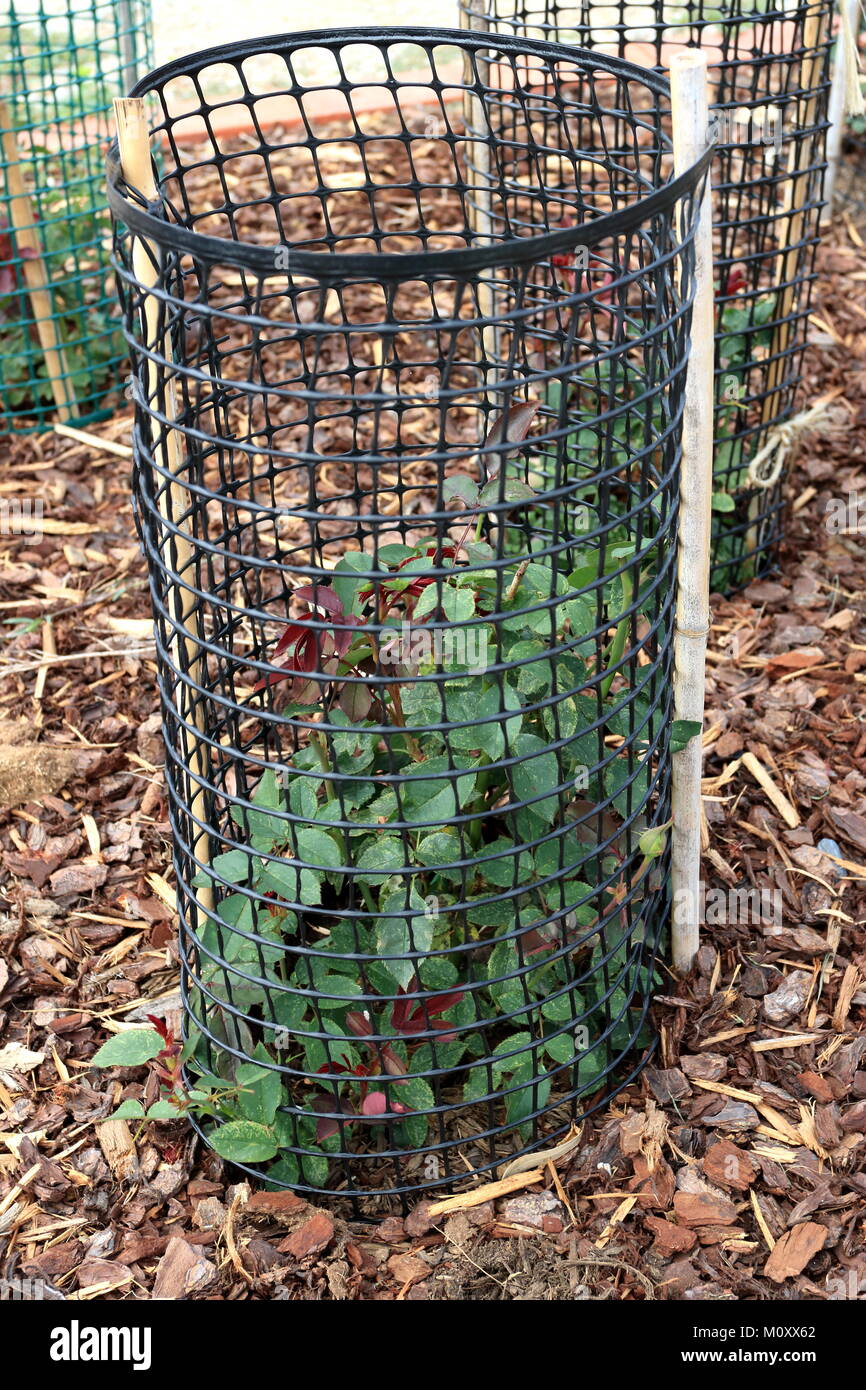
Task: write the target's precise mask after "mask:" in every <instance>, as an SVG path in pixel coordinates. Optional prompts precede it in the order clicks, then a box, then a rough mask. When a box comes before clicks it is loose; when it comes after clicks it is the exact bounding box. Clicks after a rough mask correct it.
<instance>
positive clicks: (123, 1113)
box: [97, 1100, 177, 1125]
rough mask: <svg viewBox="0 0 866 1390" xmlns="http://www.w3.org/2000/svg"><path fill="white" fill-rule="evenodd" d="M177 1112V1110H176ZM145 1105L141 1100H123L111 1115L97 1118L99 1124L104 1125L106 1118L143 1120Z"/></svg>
mask: <svg viewBox="0 0 866 1390" xmlns="http://www.w3.org/2000/svg"><path fill="white" fill-rule="evenodd" d="M174 1113H175V1114H177V1111H175V1112H174ZM143 1119H144V1106H143V1105H142V1103H141V1101H140V1100H122V1101H121V1102H120V1104H119V1105H118V1107H117V1109H116V1110H115V1111H114V1113H113V1114H111V1115H106V1116H105V1119H102V1120H97V1124H100V1125H104V1124H105V1121H106V1120H143Z"/></svg>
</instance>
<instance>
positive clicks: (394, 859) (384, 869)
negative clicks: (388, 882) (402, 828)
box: [356, 835, 406, 883]
mask: <svg viewBox="0 0 866 1390" xmlns="http://www.w3.org/2000/svg"><path fill="white" fill-rule="evenodd" d="M405 862H406V852H405V850H404V848H403V842H402V840H400V838H399V836H397V835H377V836H376V838H375V839H374V840H370V841H368V842H367V843H366V845H365V847H364V848H363V849H362V850H361V853H360V854H359V855H358V859H357V862H356V867H357V868H359V869H363V873H360V874H358V875H357V876H356V877H357V879H358V881H359V882H362V883H383V882H384V880H385V879H386V878H387V876H388V875H389V874H390V873H392V872H393V870H394V869H400V868H402V867H403V866H404V864H405Z"/></svg>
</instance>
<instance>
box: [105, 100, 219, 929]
mask: <svg viewBox="0 0 866 1390" xmlns="http://www.w3.org/2000/svg"><path fill="white" fill-rule="evenodd" d="M114 119H115V123H116V128H117V142H118V145H119V147H120V164H121V168H122V170H123V177H124V180H125V182H126V183H127V184H128V186H129V187H130V188H134V189H136V190H137V192H138V193H140V194H141V195H142V196H143V197H144V198H146V199H147V201H148V203H152V202H155V201H156V200H157V199H158V196H159V195H158V192H157V188H156V184H155V182H154V178H153V166H152V164H151V159H150V134H149V132H148V128H147V119H146V116H145V109H144V102H143V100H142V99H141V97H119V98H117V99H116V100H115V103H114ZM132 268H133V273H134V274H135V277H136V279H137V280H138V282H139V283H140V284H141V285H143V286H144V287H145V289H146V290H147V289H150V288H152V287H153V286H154V285H156V284H157V282H158V280H159V250H158V248H157V247H156V246H154V245H153V244H152V243H151V242H148V241H145V240H144V239H142V238H140V237H139V238H136V240H135V242H134V243H133V248H132ZM144 314H145V331H146V336H147V340H148V343H149V345H150V346H151V347H152V348H155V349H158V350H159V352H160V353H161V355H162V357H163V359H164V361H165V362H166V363H170V362H171V344H170V342H169V340H168V335H167V334H164V335H163V338H162V342H161V343H160V342H159V341H158V339H159V320H160V310H159V300H158V299H157V297H156V295H153V294H146V295H145V306H144ZM145 373H146V386H145V389H146V393H147V396H148V397H149V398H151V397H153V396H154V394H155V393H156V391H157V386H158V371H157V367H156V365H155V364H154V363H153V362H152V361H150V360H149V359H148V361H147V363H146V366H145ZM162 385H163V388H164V399H165V412H166V416H167V418H168V419H169V420H175V419H177V404H176V395H175V383H174V380H173V379H172V378H171V377H167V379H166V380H165V381H164V382H163V383H162ZM154 455H155V458H156V461H157V463H158V464H160V466H161V467H162V468H163V469H164V471H165V472H166V473H168V474H169V475H170V476H171V478H172V479H173V480H176V479H179V478H180V476H181V472H182V468H183V463H184V457H183V441H182V436H181V435H180V434H179V433H178V431H177V430H176V429H169V430H167V431H166V433H165V435H164V437H163V438H162V439H161V440H159V442H157V443H156V444H155V447H154ZM189 498H190V494H189V492H188V490H187V489H186V488H185V487H184V484H183V483H182V482H180V481H172V482H171V483H170V484H169V486H168V489H167V490H166V489H165V488H163V489H162V490H161V492H160V495H159V499H160V500H159V505H160V511H161V513H162V516H163V518H164V519H165V521H166V522H173V523H174V525H175V526H176V527H177V528H178V529H177V530H176V531H174V532H172V531H170V530H168V528H166V531H165V534H164V535H163V537H162V538H161V546H162V548H163V550H164V551H165V552H166V554H167V556H168V559H169V563H170V565H171V567H172V568H173V569H174V570H175V572H176V573H177V574H178V575H180V576H183V575H184V574H185V573H187V572H189V573H190V575H191V576H193V577H194V575H195V558H196V557H195V547H194V545H193V541H192V539H191V536H192V523H191V521H190V518H189V517H188V516H187V515H186V512H187V507H188V504H189ZM194 606H195V598H194V596H193V594H192V593H191V592H190V590H189V589H187V588H184V587H182V586H180V585H177V586H175V593H174V610H175V611H174V616H175V622H176V624H177V633H176V637H175V641H176V643H177V645H178V647H179V649H180V650H181V651H183V653H184V654H185V656H186V668H187V675H188V677H189V680H190V681H191V682H192V683H193V684H195V685H200V686H204V685H205V679H204V677H205V672H204V663H203V660H202V650H201V645H200V643H199V642H198V641H197V640H196V639H195V638H193V637H192V636H190V633H189V631H188V628H187V623H188V622H189V619H190V618H194ZM178 665H180V663H178ZM179 699H180V701H181V705H182V706H183V705H186V708H185V709H184V708H183V707H182V708H181V710H180V713H181V715H182V716H183V717H184V718H185V719H186V720H187V722H188V723H190V724H192V725H193V727H194V728H196V729H198V730H199V732H200V733H202V734H203V733H204V716H203V713H202V708H201V703H200V702H199V701H197V700H195V699H194V698H193V697H192V694H191V691H190V690H189V687H188V686H186V685H185V684H184V683H181V685H180V687H179ZM181 738H182V741H183V744H184V753H185V756H186V763H187V766H188V768H189V773H190V811H191V813H192V817H193V821H194V824H193V829H192V832H191V839H192V846H191V847H192V850H193V853H194V854H195V857H196V859H197V860H198V861H199V863H200V864H201V865H203V866H204V867H207V866H208V865H209V864H210V845H209V840H208V833H207V831H206V830H202V829H201V828H200V827H199V826H198V825H196V824H195V822H196V821H200V822H201V823H202V824H203V825H207V823H208V822H207V804H206V798H205V792H204V786H203V781H204V776H205V766H204V761H203V758H202V751H201V746H200V744H199V743H198V741H197V740H196V739H195V738H194V737H193V735H192V734H191V733H190V732H189V730H188V729H186V728H182V730H181ZM196 902H197V905H198V908H199V911H198V925H199V928H203V927H204V926H205V925H206V922H207V915H206V914H208V913H212V912H213V908H214V899H213V887H212V885H210V884H208V886H207V887H205V888H199V889H198V890H197V895H196Z"/></svg>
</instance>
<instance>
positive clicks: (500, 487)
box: [480, 478, 537, 507]
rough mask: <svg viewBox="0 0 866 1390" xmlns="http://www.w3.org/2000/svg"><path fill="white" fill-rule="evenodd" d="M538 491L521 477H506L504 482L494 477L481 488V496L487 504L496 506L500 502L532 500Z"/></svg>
mask: <svg viewBox="0 0 866 1390" xmlns="http://www.w3.org/2000/svg"><path fill="white" fill-rule="evenodd" d="M536 496H537V493H536V492H535V489H534V488H531V487H530V486H529V484H528V483H525V482H523V480H522V479H521V478H506V479H505V482H504V484H503V483H502V482H501V481H500V479H499V478H493V479H492V480H491V481H490V482H489V483H487V484H485V486H484V487H483V488H482V489H481V494H480V498H481V501H482V503H484V504H485V505H486V506H488V507H490V506H494V507H495V506H496V504H497V503H498V502H501V501H503V500H504V501H506V502H513V503H518V502H531V501H532V500H533V499H534V498H535V497H536Z"/></svg>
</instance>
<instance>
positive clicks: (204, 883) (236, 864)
mask: <svg viewBox="0 0 866 1390" xmlns="http://www.w3.org/2000/svg"><path fill="white" fill-rule="evenodd" d="M252 866H253V860H252V858H251V857H250V855H249V854H245V853H244V851H243V850H241V849H230V850H228V851H227V853H225V854H218V855H216V856H215V858H214V859H213V860H212V861H211V867H210V869H202V870H201V871H200V872H199V873H197V874H196V876H195V878H194V879H193V881H192V883H193V887H194V888H208V887H210V885H211V884H212V883H213V882H214V876H217V877H218V878H221V879H224V880H225V882H226V883H242V884H244V885H246V884H247V882H248V880H249V876H250V869H251V868H252ZM211 870H212V871H213V872H211Z"/></svg>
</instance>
